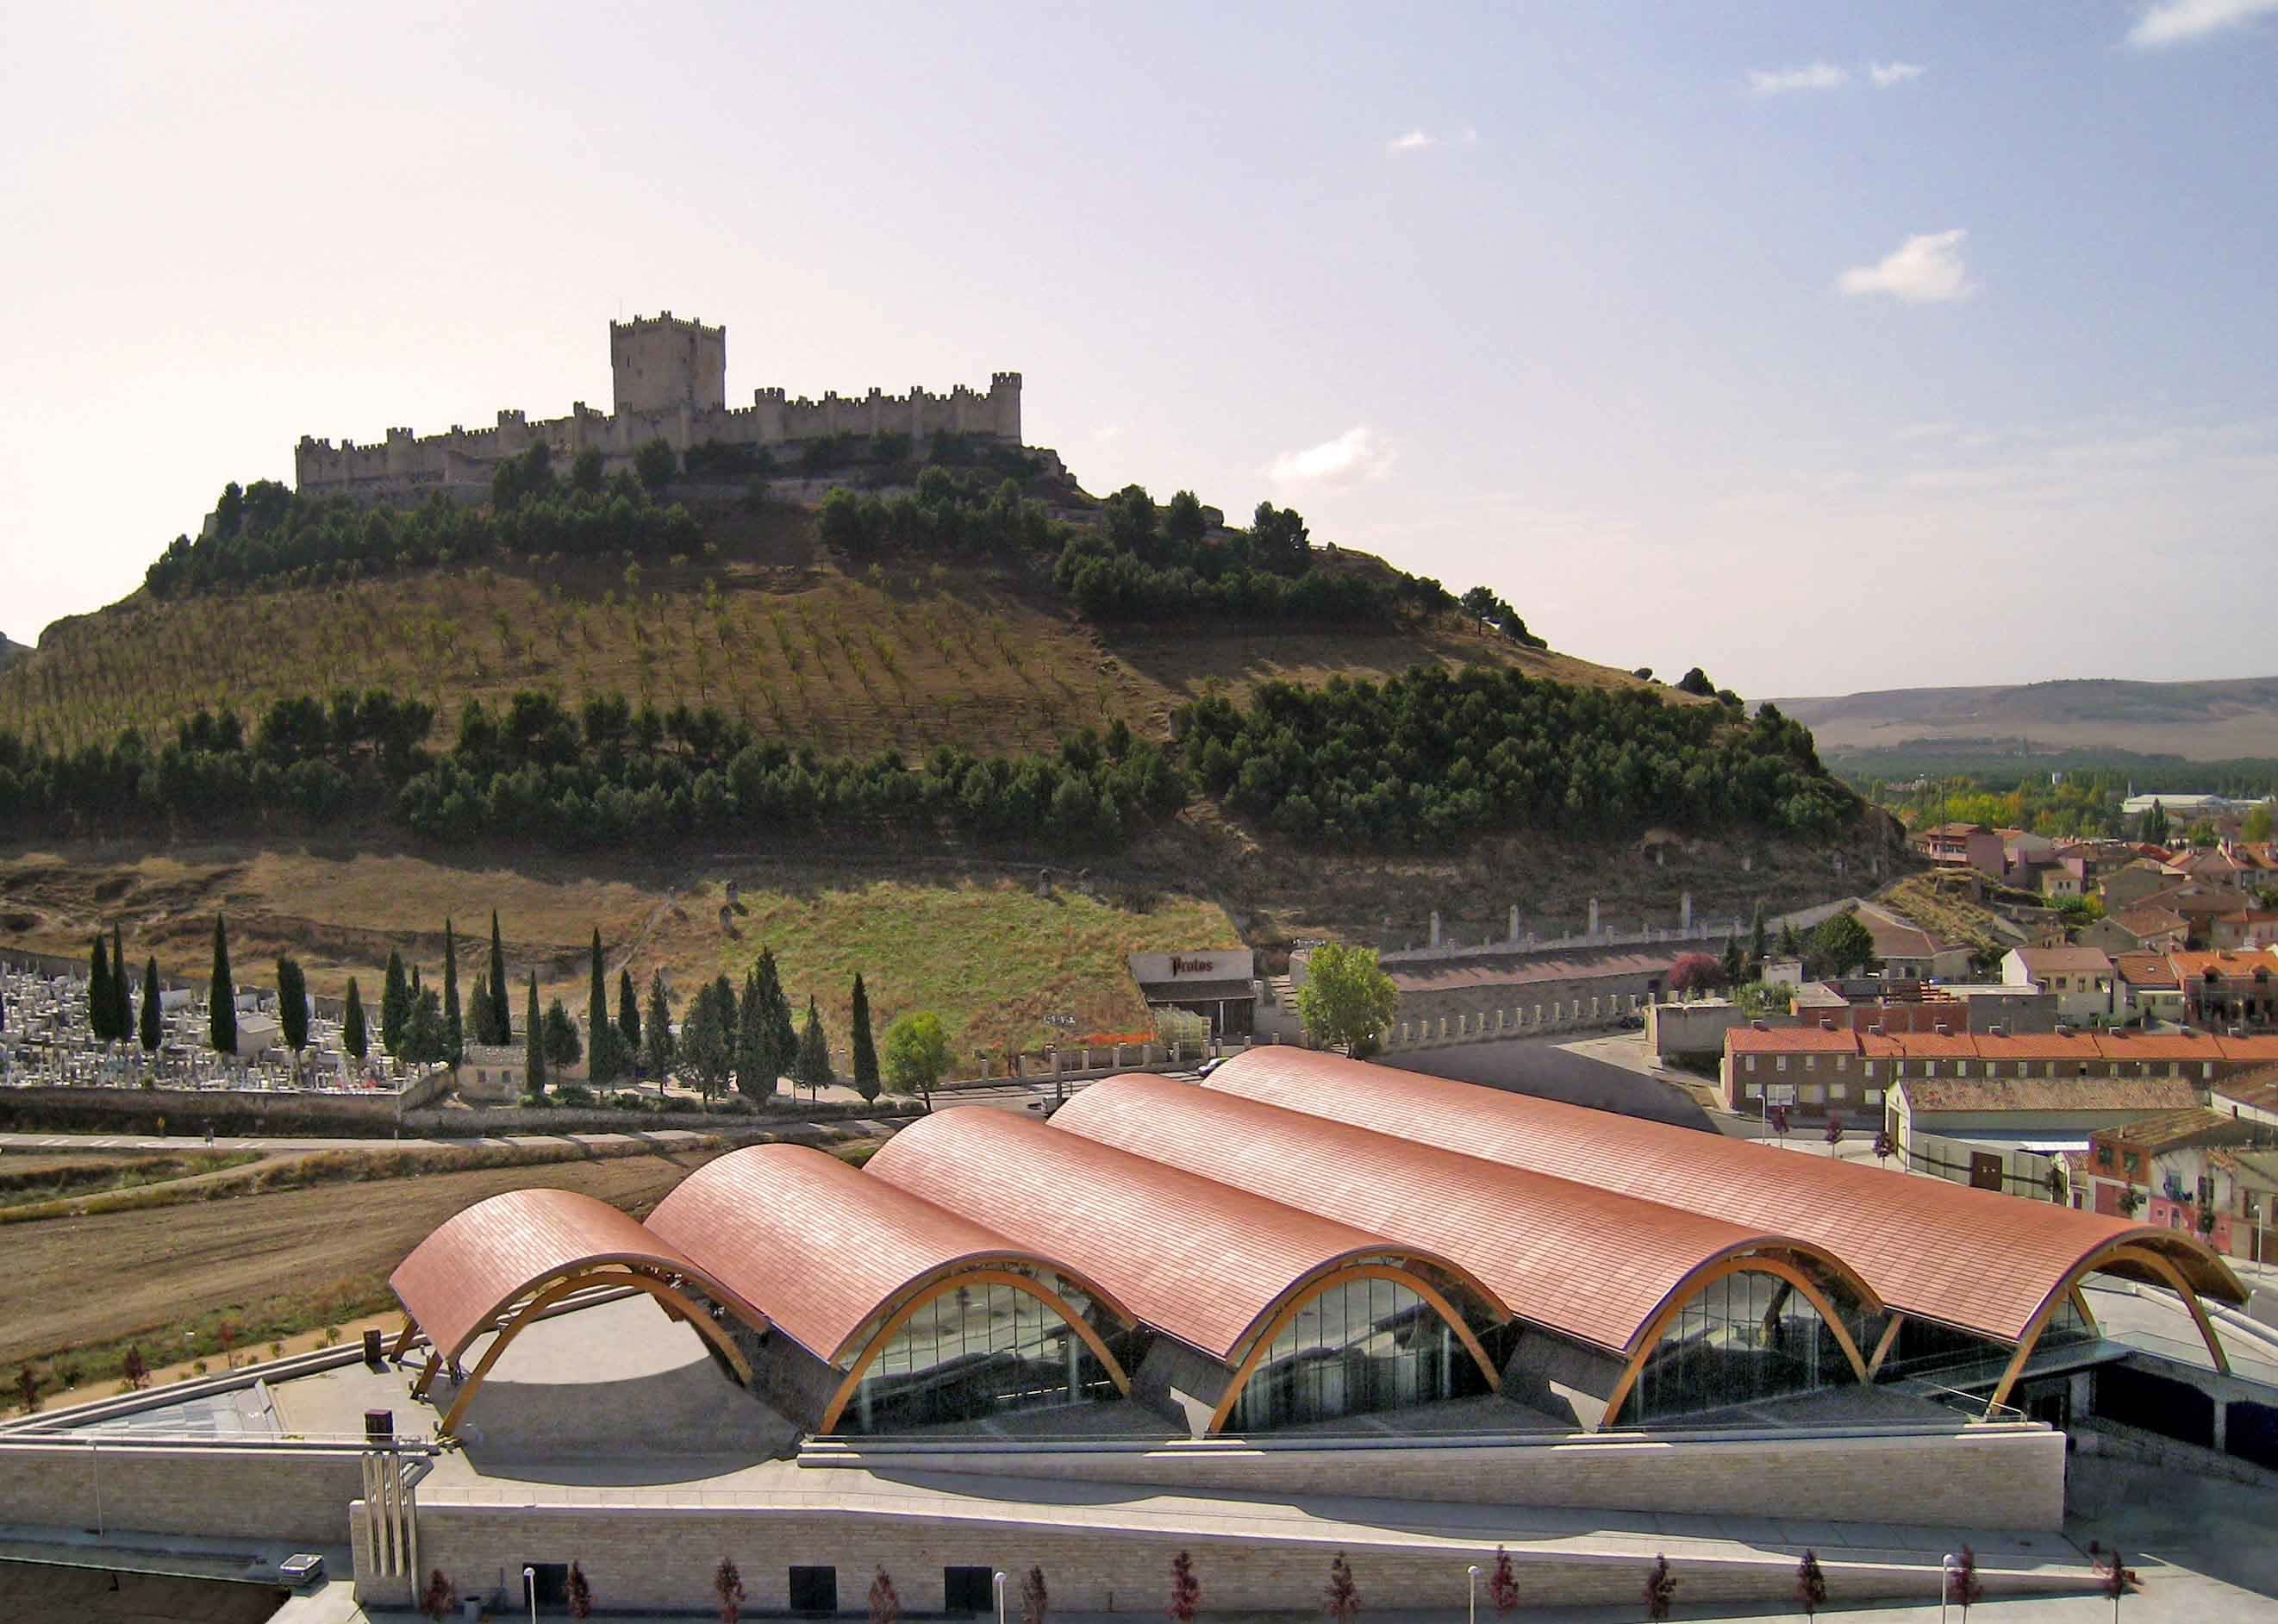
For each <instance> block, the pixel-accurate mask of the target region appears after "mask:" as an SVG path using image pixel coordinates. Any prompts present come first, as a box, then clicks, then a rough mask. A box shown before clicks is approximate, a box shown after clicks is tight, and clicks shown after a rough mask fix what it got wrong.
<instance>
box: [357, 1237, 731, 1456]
mask: <svg viewBox="0 0 2278 1624" xmlns="http://www.w3.org/2000/svg"><path fill="white" fill-rule="evenodd" d="M699 1284H701V1282H699ZM596 1288H608V1289H616V1290H630V1291H639V1292H641V1293H643V1294H645V1295H646V1296H648V1297H650V1298H654V1299H655V1301H656V1303H657V1306H659V1307H661V1308H662V1309H663V1310H664V1312H665V1313H666V1314H667V1315H669V1317H671V1318H673V1319H675V1320H680V1321H685V1322H686V1323H687V1324H688V1325H690V1326H691V1327H692V1328H693V1329H694V1330H695V1331H696V1333H697V1335H698V1336H699V1337H703V1338H704V1340H705V1342H706V1343H707V1344H709V1345H710V1346H711V1348H712V1350H713V1351H714V1352H716V1353H718V1354H719V1355H720V1357H721V1358H722V1360H725V1361H726V1362H727V1364H728V1367H729V1368H730V1369H731V1370H733V1371H734V1372H735V1373H736V1379H737V1380H738V1382H740V1383H743V1384H744V1385H745V1387H749V1386H750V1385H751V1384H752V1365H751V1361H750V1360H747V1359H745V1357H744V1352H743V1350H742V1349H741V1348H738V1346H737V1345H736V1343H735V1339H734V1338H733V1337H730V1336H729V1335H728V1333H727V1331H726V1330H724V1329H722V1327H721V1326H720V1324H719V1322H718V1321H715V1319H714V1318H713V1317H712V1315H711V1314H710V1312H709V1311H707V1309H706V1307H705V1306H704V1305H703V1304H702V1303H700V1302H699V1301H698V1300H697V1299H696V1298H693V1297H692V1296H690V1295H689V1293H688V1291H686V1289H685V1288H684V1285H683V1284H682V1283H681V1282H680V1277H679V1275H677V1272H674V1273H672V1274H669V1275H668V1274H666V1273H662V1272H658V1271H654V1270H652V1269H649V1268H644V1267H641V1266H639V1265H637V1264H634V1263H631V1262H627V1261H623V1260H615V1259H605V1260H597V1261H590V1262H583V1263H577V1264H573V1265H570V1266H569V1267H567V1268H562V1269H558V1270H555V1271H553V1272H552V1273H550V1274H548V1275H541V1276H540V1277H539V1279H537V1280H534V1281H531V1283H530V1285H529V1286H528V1287H526V1288H525V1289H524V1293H523V1294H522V1295H523V1297H524V1299H525V1300H523V1301H522V1302H521V1303H520V1306H514V1307H509V1308H507V1309H505V1310H504V1311H503V1314H502V1316H501V1314H493V1315H492V1316H491V1317H490V1319H489V1320H487V1321H485V1329H491V1330H492V1331H493V1334H492V1337H491V1344H490V1346H488V1347H487V1348H485V1349H484V1350H483V1356H482V1358H481V1359H480V1360H478V1361H476V1364H475V1367H474V1369H473V1370H471V1371H470V1372H468V1374H467V1375H466V1377H465V1379H464V1380H462V1382H461V1383H459V1387H458V1390H457V1391H456V1392H455V1393H454V1394H453V1395H452V1398H451V1406H450V1408H449V1409H448V1410H447V1411H446V1412H445V1413H444V1415H443V1419H442V1420H441V1421H440V1422H438V1423H437V1425H436V1429H435V1430H436V1434H437V1436H440V1437H450V1436H455V1434H456V1432H457V1430H458V1425H459V1420H460V1418H461V1417H462V1415H464V1414H465V1413H466V1410H467V1406H468V1404H469V1402H470V1401H471V1400H472V1399H473V1398H474V1396H475V1393H476V1391H477V1390H478V1389H479V1388H480V1387H481V1386H482V1384H483V1379H484V1378H485V1376H487V1375H489V1374H490V1372H491V1368H492V1367H493V1366H494V1365H496V1364H497V1363H498V1361H499V1357H500V1356H501V1354H503V1353H504V1352H506V1350H507V1347H508V1344H510V1343H512V1342H513V1341H514V1339H515V1338H516V1337H519V1336H520V1335H521V1334H522V1333H523V1331H524V1329H526V1328H527V1327H528V1326H529V1325H530V1324H531V1322H532V1321H536V1320H538V1319H540V1318H542V1317H544V1315H545V1314H546V1312H547V1309H549V1308H551V1307H553V1306H554V1305H555V1304H556V1303H559V1302H561V1301H562V1300H563V1299H564V1298H569V1297H572V1296H575V1295H576V1294H577V1293H578V1292H580V1291H592V1290H594V1289H596ZM730 1312H733V1309H732V1308H730ZM416 1329H417V1324H416V1321H413V1320H412V1319H411V1318H410V1317H409V1315H407V1316H406V1318H405V1321H404V1325H403V1329H402V1332H401V1335H399V1336H398V1337H397V1338H396V1344H395V1352H397V1353H398V1354H399V1355H400V1354H401V1352H403V1351H404V1349H405V1348H406V1347H408V1346H409V1343H410V1341H411V1338H412V1336H413V1334H414V1332H415V1330H416ZM762 1329H763V1328H762ZM478 1334H479V1333H478ZM469 1340H470V1341H471V1340H472V1338H471V1337H470V1338H469ZM460 1351H461V1350H459V1349H449V1350H445V1349H442V1348H434V1349H431V1350H430V1352H429V1355H428V1360H427V1365H426V1367H425V1368H424V1370H422V1371H421V1372H420V1374H419V1379H418V1381H417V1382H416V1383H413V1384H412V1389H411V1394H412V1397H413V1398H425V1397H426V1395H427V1390H428V1389H429V1388H430V1387H431V1386H432V1385H433V1383H434V1381H435V1378H436V1376H437V1375H440V1373H441V1372H442V1371H443V1370H444V1369H445V1368H446V1367H447V1366H448V1365H449V1364H450V1363H451V1361H452V1360H455V1359H456V1358H457V1357H458V1354H459V1352H460Z"/></svg>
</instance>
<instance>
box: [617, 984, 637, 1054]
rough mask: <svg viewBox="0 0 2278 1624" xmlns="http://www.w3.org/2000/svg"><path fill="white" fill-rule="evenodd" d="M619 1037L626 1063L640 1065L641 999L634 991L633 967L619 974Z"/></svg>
mask: <svg viewBox="0 0 2278 1624" xmlns="http://www.w3.org/2000/svg"><path fill="white" fill-rule="evenodd" d="M617 1037H618V1038H619V1039H621V1040H622V1041H623V1044H624V1051H623V1053H624V1063H625V1065H626V1067H627V1068H628V1069H630V1068H631V1067H632V1066H634V1065H636V1064H638V1062H639V1060H640V1052H641V1041H640V1040H641V1022H640V999H639V995H638V993H636V992H634V991H633V972H632V967H631V965H627V966H626V967H625V968H624V969H621V970H619V971H618V972H617Z"/></svg>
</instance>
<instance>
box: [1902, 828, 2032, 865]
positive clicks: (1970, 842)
mask: <svg viewBox="0 0 2278 1624" xmlns="http://www.w3.org/2000/svg"><path fill="white" fill-rule="evenodd" d="M1914 845H1915V849H1916V850H1918V851H1920V852H1921V853H1922V854H1923V856H1925V857H1927V858H1929V859H1930V862H1934V863H1937V864H1938V865H1939V866H1941V867H1943V868H1950V869H1976V870H1978V872H1980V873H1981V874H1984V875H1987V876H1990V877H1992V878H1994V879H1999V878H2001V877H2002V876H2003V874H2004V873H2005V872H2007V869H2008V866H2009V857H2008V852H2007V848H2006V847H2005V846H2004V845H2003V843H2002V839H2001V837H2000V836H1999V835H1998V834H1996V833H1995V832H1994V831H1992V830H1991V829H1988V828H1986V827H1985V825H1984V824H1983V823H1940V824H1938V826H1937V827H1936V828H1935V829H1923V830H1918V831H1915V836H1914Z"/></svg>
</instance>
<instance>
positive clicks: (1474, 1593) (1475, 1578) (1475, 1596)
mask: <svg viewBox="0 0 2278 1624" xmlns="http://www.w3.org/2000/svg"><path fill="white" fill-rule="evenodd" d="M1464 1574H1465V1575H1466V1576H1467V1577H1468V1578H1469V1579H1470V1581H1471V1591H1470V1594H1471V1603H1470V1606H1471V1620H1472V1624H1479V1564H1478V1563H1477V1562H1474V1563H1472V1565H1471V1566H1470V1567H1467V1568H1465V1569H1464Z"/></svg>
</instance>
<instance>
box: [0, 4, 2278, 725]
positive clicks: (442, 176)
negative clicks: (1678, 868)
mask: <svg viewBox="0 0 2278 1624" xmlns="http://www.w3.org/2000/svg"><path fill="white" fill-rule="evenodd" d="M2273 154H2278V0H2059V3H2056V4H2026V3H2022V0H2021V3H2019V4H2003V5H1999V6H1987V5H1982V4H1961V3H1956V4H1918V5H1897V4H1871V3H1865V0H1861V3H1860V4H1846V5H1843V6H1829V5H1826V4H1817V3H1810V0H1796V3H1793V4H1779V3H1772V0H1762V3H1749V0H1734V3H1732V4H1716V5H1688V6H1677V5H1668V4H1643V3H1641V0H1640V3H1635V4H1632V3H1628V0H1605V3H1602V4H1599V3H1588V4H1586V3H1584V0H1571V3H1567V4H1548V3H1544V4H1503V5H1496V6H1492V7H1479V8H1476V9H1473V8H1465V7H1460V6H1417V7H1407V6H1398V7H1387V6H1382V5H1372V6H1353V7H1349V8H1334V7H1329V6H1322V5H1303V6H1290V7H1287V8H1274V7H1268V6H1264V5H1258V6H1241V7H1228V6H1224V5H1218V4H1192V5H1189V4H1177V3H1175V0H1154V3H1151V4H1148V5H1146V6H1143V7H1139V6H1128V7H1120V8H1110V7H1105V6H1100V7H1091V6H1084V5H1076V4H1057V5H1050V6H1045V5H1027V6H1012V5H1003V6H998V5H988V4H969V5H960V6H953V7H942V6H934V5H908V6H897V5H890V4H883V0H882V3H876V4H862V5H859V6H814V5H806V6H799V7H792V8H783V9H776V8H768V7H761V6H757V5H723V6H716V7H707V6H688V5H677V4H619V5H583V4H554V5H549V6H547V7H545V8H543V9H520V8H516V7H513V6H509V5H503V4H501V5H488V6H475V7H470V6H461V5H457V4H452V5H446V6H438V7H432V8H431V7H427V6H424V5H422V4H417V3H409V4H406V3H401V0H399V4H392V5H390V6H387V7H384V8H355V9H351V8H347V7H321V6H320V7H310V6H306V5H301V4H292V5H282V4H241V5H233V4H201V5H197V6H195V7H180V8H173V7H169V6H166V5H164V4H133V5H126V6H115V5H109V4H100V3H82V4H73V5H70V6H46V7H29V6H19V7H16V8H13V9H12V10H11V11H10V12H9V13H8V14H7V16H6V17H5V18H4V19H0V221H4V222H5V229H4V231H0V302H4V305H5V308H6V309H7V311H8V314H9V318H10V320H11V326H12V332H11V337H10V340H9V342H8V343H7V345H6V346H5V349H4V351H0V354H4V356H5V359H4V362H0V382H4V388H5V398H6V399H7V401H8V403H9V411H8V430H9V432H8V433H6V434H4V435H0V632H5V633H7V634H9V635H11V636H12V637H14V638H15V639H17V640H19V641H28V640H32V639H33V638H34V636H35V635H36V633H37V632H39V630H40V629H41V628H42V626H44V625H45V624H47V623H48V622H50V621H51V620H53V619H55V618H56V617H60V616H65V615H70V614H77V613H81V612H84V611H87V610H89V609H95V608H96V607H97V606H99V605H101V604H103V603H106V602H110V601H114V600H116V599H117V598H118V597H119V596H121V595H123V594H126V593H127V592H129V591H131V590H132V589H133V588H134V586H136V585H137V584H138V583H139V582H140V580H141V571H142V569H143V567H144V566H145V565H146V564H147V563H149V560H150V559H151V558H152V557H153V556H155V555H157V552H158V551H159V549H160V548H163V547H164V545H165V543H166V542H167V541H168V540H171V539H172V537H173V536H174V535H176V534H177V533H179V532H183V531H186V530H187V531H191V532H195V529H196V527H197V525H198V522H199V520H200V517H202V516H203V514H204V512H205V511H206V510H207V509H210V507H211V506H212V504H213V498H214V495H215V494H216V493H217V492H218V490H219V488H220V486H222V484H223V483H224V482H225V481H226V480H229V479H239V480H241V481H249V480H251V479H258V478H264V477H265V478H272V479H290V478H291V475H292V448H293V445H294V442H295V440H298V439H299V437H300V436H301V435H302V433H313V434H317V435H318V436H320V437H328V438H332V439H333V440H340V439H343V438H347V439H354V440H379V439H381V438H383V437H384V434H385V432H386V428H387V427H388V426H389V425H411V426H413V427H415V428H417V430H418V431H419V432H421V433H432V432H437V431H440V430H442V429H445V428H447V427H448V426H449V425H452V424H455V423H462V424H466V425H470V426H479V425H485V424H488V423H490V422H492V421H493V419H494V414H495V413H496V412H497V410H499V409H500V408H502V407H511V408H515V409H518V410H524V411H527V412H528V413H530V414H531V416H532V417H540V416H543V417H554V416H559V415H561V414H562V413H564V412H566V411H567V410H568V409H569V404H570V402H572V401H577V400H583V401H587V402H592V403H593V404H595V405H597V406H601V407H604V408H606V405H607V402H608V396H609V375H608V330H607V324H608V321H609V320H610V319H611V318H617V317H630V316H632V315H636V314H649V313H654V312H655V311H657V310H671V311H673V312H674V313H675V314H677V315H679V316H683V317H687V316H697V317H700V318H703V319H704V320H706V321H707V322H712V323H723V324H725V326H727V328H728V387H729V395H730V401H731V402H734V401H737V400H739V399H740V400H742V401H745V402H748V401H749V400H750V398H751V393H750V392H751V391H752V390H753V389H754V388H757V387H762V386H782V387H786V388H788V389H789V390H790V392H791V394H792V395H821V394H822V392H823V391H825V390H827V389H834V388H835V389H837V390H838V391H840V392H841V393H855V394H860V393H863V392H865V391H867V390H868V388H869V387H871V386H872V385H877V386H880V387H884V388H886V389H887V390H888V391H889V392H890V393H899V392H902V391H904V390H906V389H907V388H908V387H911V386H912V385H913V384H916V385H922V386H924V387H929V388H931V389H934V390H936V391H945V390H947V389H948V388H949V387H952V386H953V385H955V384H959V383H964V384H968V385H971V386H973V387H980V388H985V387H987V384H988V380H989V375H990V373H991V372H996V371H1000V370H1003V371H1017V372H1021V373H1022V374H1023V376H1024V391H1023V408H1024V415H1025V424H1026V429H1027V435H1028V440H1029V441H1030V442H1031V443H1032V444H1037V445H1046V446H1051V447H1053V448H1057V449H1058V450H1059V452H1060V453H1061V454H1062V456H1064V457H1065V458H1066V461H1067V463H1068V464H1069V466H1070V467H1071V469H1072V470H1073V471H1074V472H1075V473H1076V474H1077V475H1078V477H1079V478H1080V479H1082V483H1083V484H1084V486H1086V487H1087V488H1088V489H1090V490H1092V491H1095V492H1100V493H1105V492H1107V491H1111V490H1113V489H1115V488H1116V487H1118V486H1121V485H1124V484H1126V483H1128V482H1131V481H1137V482H1139V483H1142V484H1143V485H1145V486H1148V487H1149V488H1150V490H1152V491H1154V492H1155V493H1156V494H1157V495H1158V497H1167V496H1168V495H1169V494H1171V493H1172V492H1173V491H1174V490H1177V489H1180V488H1181V487H1186V488H1191V489H1193V490H1194V491H1196V493H1197V494H1199V495H1200V496H1201V497H1202V499H1203V500H1204V502H1209V503H1212V504H1213V505H1215V506H1218V507H1221V508H1223V509H1226V511H1227V514H1228V515H1229V516H1230V517H1241V516H1244V515H1246V514H1247V513H1248V512H1249V511H1250V509H1251V508H1252V507H1254V506H1255V504H1256V503H1257V502H1259V501H1261V500H1271V501H1273V502H1276V503H1282V504H1288V505H1294V506H1296V507H1297V508H1298V509H1300V510H1302V511H1303V513H1304V514H1305V516H1306V517H1307V518H1308V520H1309V521H1310V522H1311V526H1312V530H1313V533H1314V535H1315V537H1316V539H1317V540H1334V541H1336V542H1338V543H1340V544H1342V545H1349V546H1353V547H1358V548H1367V549H1369V550H1372V551H1375V552H1379V553H1381V554H1383V555H1385V556H1386V557H1387V558H1389V559H1391V560H1392V561H1393V562H1394V563H1397V564H1399V565H1401V566H1403V568H1407V569H1410V570H1412V571H1418V572H1419V573H1422V574H1426V575H1431V576H1434V577H1436V578H1439V579H1440V580H1441V581H1442V582H1443V583H1445V584H1446V585H1447V586H1449V587H1450V588H1451V589H1453V590H1456V591H1461V590H1462V589H1464V587H1466V586H1472V585H1474V584H1485V585H1487V586H1491V587H1493V588H1494V590H1495V591H1497V592H1498V593H1500V594H1502V595H1503V596H1505V597H1506V598H1508V599H1509V600H1510V601H1511V602H1512V603H1513V604H1514V605H1515V606H1516V607H1517V609H1518V611H1519V612H1520V614H1522V615H1523V616H1524V617H1525V619H1526V621H1527V622H1528V624H1529V625H1530V626H1531V627H1532V628H1533V630H1534V631H1535V632H1538V633H1539V634H1540V635H1542V636H1545V637H1547V638H1548V640H1550V641H1551V643H1552V644H1553V645H1554V646H1556V647H1559V648H1561V649H1564V650H1567V651H1570V652H1571V653H1574V654H1578V655H1583V656H1585V657H1587V658H1591V659H1594V660H1601V661H1604V662H1606V663H1611V664H1616V665H1620V666H1624V667H1629V666H1638V665H1645V666H1651V667H1653V668H1655V670H1658V671H1660V672H1661V673H1662V674H1663V676H1664V677H1674V676H1676V675H1677V674H1678V673H1680V672H1681V671H1683V670H1685V669H1686V667H1688V666H1691V665H1694V664H1699V665H1701V666H1703V667H1705V668H1706V669H1707V670H1709V674H1710V675H1711V676H1712V677H1713V678H1716V681H1717V682H1719V683H1720V684H1727V685H1730V686H1734V687H1737V688H1738V689H1739V690H1740V691H1741V692H1742V693H1747V694H1748V695H1750V696H1752V697H1764V696H1769V695H1781V694H1805V693H1846V692H1850V691H1854V690H1857V689H1865V688H1882V687H1900V686H1932V685H1942V684H1961V683H1991V682H2023V681H2036V680H2042V679H2047V678H2067V677H2091V676H2112V677H2130V678H2215V677H2229V676H2259V675H2267V674H2270V673H2271V672H2272V671H2274V670H2278V654H2274V653H2273V652H2272V651H2271V649H2270V647H2269V644H2270V635H2269V631H2270V627H2271V625H2272V623H2273V614H2272V611H2273V609H2274V607H2278V567H2274V561H2278V550H2274V544H2278V393H2274V386H2278V180H2274V175H2278V169H2274V160H2273Z"/></svg>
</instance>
